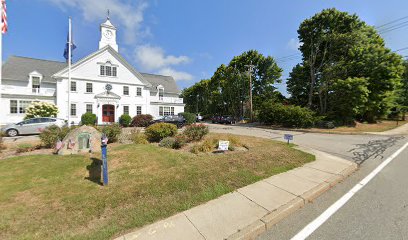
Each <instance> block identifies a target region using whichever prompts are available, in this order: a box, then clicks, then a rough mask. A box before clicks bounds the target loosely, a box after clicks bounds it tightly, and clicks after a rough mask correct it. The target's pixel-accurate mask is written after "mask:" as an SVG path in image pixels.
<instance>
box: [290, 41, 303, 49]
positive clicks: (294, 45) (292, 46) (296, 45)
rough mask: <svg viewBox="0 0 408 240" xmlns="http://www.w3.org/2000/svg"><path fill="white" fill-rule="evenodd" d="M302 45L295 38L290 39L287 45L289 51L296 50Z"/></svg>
mask: <svg viewBox="0 0 408 240" xmlns="http://www.w3.org/2000/svg"><path fill="white" fill-rule="evenodd" d="M301 45H302V44H301V43H300V42H299V41H298V40H297V39H295V38H291V39H290V40H289V42H288V44H287V47H288V48H289V49H290V50H298V49H299V47H300V46H301Z"/></svg>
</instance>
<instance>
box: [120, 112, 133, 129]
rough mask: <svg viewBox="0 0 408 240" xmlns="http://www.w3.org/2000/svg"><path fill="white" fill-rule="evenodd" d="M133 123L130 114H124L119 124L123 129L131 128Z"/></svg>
mask: <svg viewBox="0 0 408 240" xmlns="http://www.w3.org/2000/svg"><path fill="white" fill-rule="evenodd" d="M131 122H132V118H131V117H130V116H129V114H122V116H120V118H119V124H120V125H121V126H122V127H129V126H130V123H131Z"/></svg>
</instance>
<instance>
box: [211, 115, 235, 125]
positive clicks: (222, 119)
mask: <svg viewBox="0 0 408 240" xmlns="http://www.w3.org/2000/svg"><path fill="white" fill-rule="evenodd" d="M211 122H212V123H221V124H224V123H225V124H235V123H237V120H236V119H235V117H233V116H228V115H224V116H214V117H213V118H212V119H211Z"/></svg>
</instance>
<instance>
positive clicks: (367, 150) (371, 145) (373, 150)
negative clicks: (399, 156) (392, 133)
mask: <svg viewBox="0 0 408 240" xmlns="http://www.w3.org/2000/svg"><path fill="white" fill-rule="evenodd" d="M404 138H405V137H402V136H401V137H389V138H387V139H380V140H371V141H369V142H368V143H365V144H355V146H356V147H355V148H353V149H351V150H349V151H348V152H351V153H353V156H354V157H353V160H354V161H355V163H357V164H358V165H361V164H362V163H364V162H365V161H366V160H367V159H369V158H371V157H372V158H374V159H375V158H380V159H383V158H384V156H383V154H384V152H385V151H386V150H387V149H388V148H390V147H392V146H394V145H395V144H396V143H397V142H398V141H400V140H402V139H404Z"/></svg>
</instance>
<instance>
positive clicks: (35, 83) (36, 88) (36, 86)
mask: <svg viewBox="0 0 408 240" xmlns="http://www.w3.org/2000/svg"><path fill="white" fill-rule="evenodd" d="M31 82H32V83H31V88H32V90H33V93H39V92H40V77H32V78H31Z"/></svg>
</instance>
